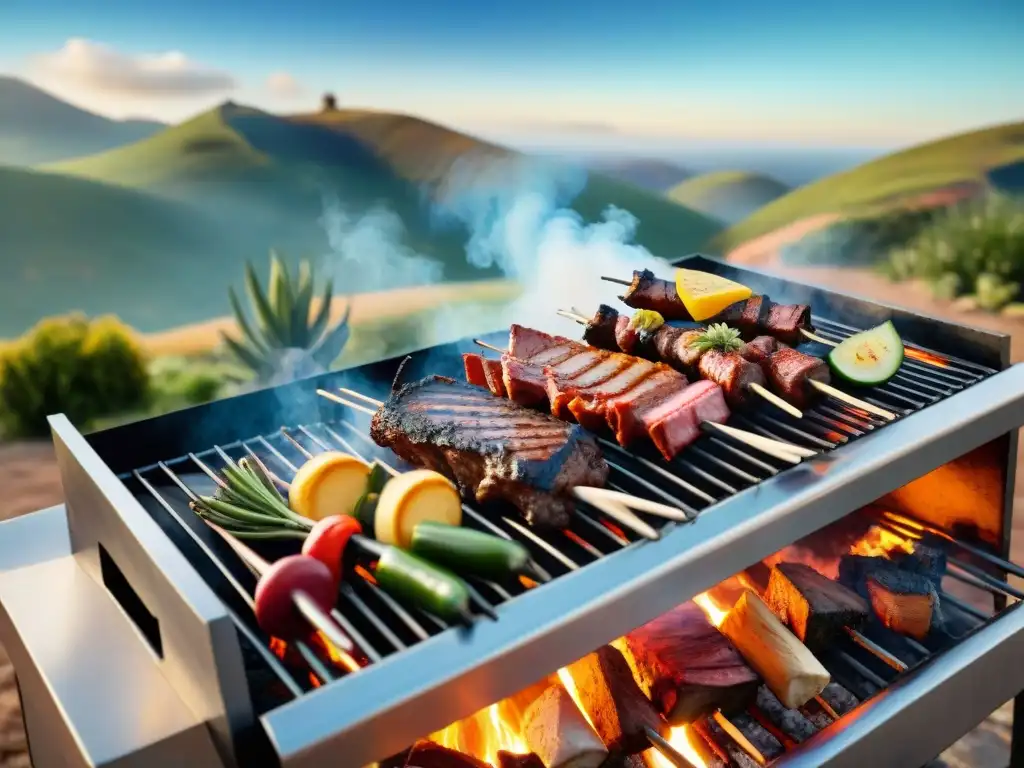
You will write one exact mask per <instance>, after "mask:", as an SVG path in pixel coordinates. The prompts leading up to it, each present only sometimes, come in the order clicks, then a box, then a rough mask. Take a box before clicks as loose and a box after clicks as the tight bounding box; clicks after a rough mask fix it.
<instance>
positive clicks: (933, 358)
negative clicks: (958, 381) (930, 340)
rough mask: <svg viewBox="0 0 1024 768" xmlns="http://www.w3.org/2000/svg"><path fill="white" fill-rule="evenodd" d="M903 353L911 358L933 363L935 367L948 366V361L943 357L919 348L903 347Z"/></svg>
mask: <svg viewBox="0 0 1024 768" xmlns="http://www.w3.org/2000/svg"><path fill="white" fill-rule="evenodd" d="M903 354H904V355H906V356H907V357H909V358H910V359H911V360H919V361H920V362H922V363H928V364H929V365H934V366H935V367H937V368H949V361H948V360H946V358H944V357H939V356H938V355H935V354H932V353H931V352H925V351H923V350H920V349H911V348H910V347H904V348H903Z"/></svg>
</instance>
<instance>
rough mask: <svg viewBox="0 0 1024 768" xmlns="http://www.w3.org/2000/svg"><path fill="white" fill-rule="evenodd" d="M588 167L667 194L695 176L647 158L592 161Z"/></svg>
mask: <svg viewBox="0 0 1024 768" xmlns="http://www.w3.org/2000/svg"><path fill="white" fill-rule="evenodd" d="M587 167H588V168H590V169H592V170H594V171H596V172H598V173H603V174H604V175H606V176H611V177H612V178H613V179H619V180H620V181H627V182H629V183H630V184H635V185H636V186H638V187H640V188H642V189H646V190H650V191H651V192H666V191H667V190H669V189H671V188H672V187H674V186H675V185H676V184H679V183H680V182H682V181H683V180H684V179H688V178H690V177H691V176H692V175H693V173H692V172H691V171H688V170H687V169H685V168H682V167H680V166H678V165H676V164H675V163H671V162H668V161H667V160H656V159H645V158H622V159H611V160H591V161H590V162H588V163H587Z"/></svg>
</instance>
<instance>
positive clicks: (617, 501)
mask: <svg viewBox="0 0 1024 768" xmlns="http://www.w3.org/2000/svg"><path fill="white" fill-rule="evenodd" d="M339 391H340V392H343V393H345V394H346V395H349V396H350V397H358V398H359V399H361V400H364V401H366V402H367V403H376V404H377V408H379V407H380V406H381V405H383V403H381V402H380V401H379V400H375V399H373V398H371V397H367V396H366V395H363V394H360V393H358V392H354V391H352V390H350V389H344V388H340V389H339ZM316 393H317V394H318V395H320V396H321V397H325V398H327V399H328V400H333V401H334V402H336V403H338V404H339V405H344V406H346V407H348V408H352V409H354V410H357V411H360V412H362V413H365V414H367V415H369V416H373V415H374V414H375V413H376V410H374V409H371V408H369V407H367V406H365V405H362V404H360V403H355V402H352V401H351V400H346V399H345V398H343V397H341V396H339V395H336V394H334V393H333V392H328V391H326V390H323V389H318V390H317V391H316ZM584 487H585V488H587V490H588V491H589V492H591V493H592V494H594V495H604V494H616V492H615V491H609V490H607V489H605V488H593V487H589V486H584ZM576 490H577V489H574V493H575V491H576ZM623 495H624V496H627V497H628V498H629V499H630V500H631V501H630V505H631V506H632V504H633V503H634V502H633V501H632V500H634V499H635V500H636V502H638V503H640V504H641V506H642V507H643V508H644V509H642V510H641V511H648V512H649V510H650V509H651V506H650V504H651V503H650V502H648V501H647V500H646V499H638V498H636V497H633V496H628V494H623ZM584 501H586V502H587V503H588V504H592V505H593V506H595V507H597V508H598V509H599V510H600V511H602V512H604V513H605V514H606V515H608V516H609V517H611V518H612V519H613V520H615V521H616V522H617V523H620V524H621V525H624V526H626V527H627V528H630V529H631V530H633V531H634V532H635V533H637V534H639V535H640V536H643V537H644V538H646V539H651V540H652V541H657V540H658V539H660V538H661V534H660V533H658V531H657V530H655V529H654V528H652V527H651V526H650V525H648V524H647V523H645V522H644V521H643V520H641V519H640V518H639V517H637V516H636V515H635V514H633V513H632V512H631V511H630V509H629V508H628V507H626V506H625V505H624V504H623V502H622V500H621V498H620V497H619V495H617V494H616V495H613V496H609V497H606V498H602V499H601V503H600V505H599V504H598V503H596V502H595V499H594V498H587V499H584ZM637 508H638V509H639V508H640V507H637ZM678 512H679V513H680V514H683V513H682V510H678ZM649 513H650V512H649ZM650 514H657V513H650ZM663 516H664V515H663ZM673 519H678V518H675V517H673Z"/></svg>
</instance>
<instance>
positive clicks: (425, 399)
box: [370, 376, 608, 527]
mask: <svg viewBox="0 0 1024 768" xmlns="http://www.w3.org/2000/svg"><path fill="white" fill-rule="evenodd" d="M370 436H371V437H372V438H373V441H374V442H375V443H377V445H380V446H382V447H385V448H390V449H391V450H392V451H394V452H395V453H396V454H397V455H398V456H400V457H401V458H403V459H405V460H406V461H409V462H410V463H413V464H415V465H417V466H420V467H426V468H429V469H433V470H434V471H436V472H440V473H441V474H443V475H445V476H446V477H448V478H450V479H451V480H452V481H454V482H455V484H456V485H457V486H458V488H459V490H460V492H461V493H462V494H463V495H464V496H466V497H468V498H471V499H475V500H476V501H478V502H486V501H491V500H500V501H506V502H509V503H511V504H512V505H514V506H515V507H516V508H518V509H519V511H520V512H521V513H522V515H523V516H524V517H525V518H526V520H527V521H528V522H529V523H531V524H533V525H537V526H542V527H564V526H565V525H567V524H568V522H569V513H570V512H571V510H572V489H573V488H574V487H576V486H602V485H604V482H605V480H606V479H607V477H608V465H607V464H606V463H605V461H604V458H603V457H602V456H601V452H600V450H599V449H598V447H597V444H596V443H595V442H594V440H593V438H591V437H590V436H588V435H586V434H585V433H584V432H583V430H582V429H580V428H579V427H578V426H575V425H571V424H565V423H564V422H561V421H558V420H557V419H555V418H553V417H551V416H548V415H546V414H543V413H539V412H537V411H532V410H528V409H526V408H523V407H521V406H519V405H517V404H515V403H513V402H511V401H510V400H505V399H502V398H498V397H495V396H494V395H492V394H489V393H488V392H486V391H484V390H482V389H480V388H478V387H474V386H471V385H469V384H462V383H459V382H456V381H454V380H453V379H449V378H447V377H443V376H428V377H427V378H425V379H422V380H420V381H417V382H414V383H412V384H406V385H403V386H402V387H400V388H398V389H397V390H396V391H394V392H392V393H391V396H390V397H388V399H387V400H386V401H385V402H384V404H383V405H382V406H381V407H380V408H379V409H378V410H377V413H375V414H374V417H373V420H372V422H371V424H370Z"/></svg>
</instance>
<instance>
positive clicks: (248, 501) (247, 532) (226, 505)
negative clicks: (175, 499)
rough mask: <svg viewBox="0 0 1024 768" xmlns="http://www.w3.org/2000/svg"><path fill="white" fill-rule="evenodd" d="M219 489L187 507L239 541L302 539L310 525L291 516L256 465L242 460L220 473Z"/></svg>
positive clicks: (295, 516)
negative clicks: (239, 539) (247, 539)
mask: <svg viewBox="0 0 1024 768" xmlns="http://www.w3.org/2000/svg"><path fill="white" fill-rule="evenodd" d="M221 474H222V478H221V479H222V482H223V485H221V487H219V488H218V489H217V491H216V493H214V495H213V496H200V497H199V498H197V499H195V500H194V501H192V502H191V503H190V504H189V506H190V507H191V508H192V511H194V512H195V513H196V514H197V515H199V516H200V517H202V518H203V519H205V520H209V521H210V522H211V523H214V524H215V525H217V526H219V527H221V528H223V529H224V530H226V531H228V532H229V533H232V534H234V535H236V536H238V537H240V538H250V539H275V538H280V539H287V538H304V537H305V536H306V534H307V533H309V531H310V530H311V529H312V528H313V521H312V520H309V519H307V518H305V517H303V516H302V515H298V514H296V513H295V512H292V510H291V509H289V507H288V503H287V502H286V501H285V499H284V496H282V495H281V492H280V491H278V489H277V486H276V485H275V484H274V482H273V480H272V479H271V478H270V476H269V473H268V472H267V471H266V469H265V468H264V467H263V465H262V463H260V462H258V461H249V460H247V459H242V460H240V461H239V462H238V464H237V465H234V466H232V465H228V466H226V467H224V469H223V470H222V473H221Z"/></svg>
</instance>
